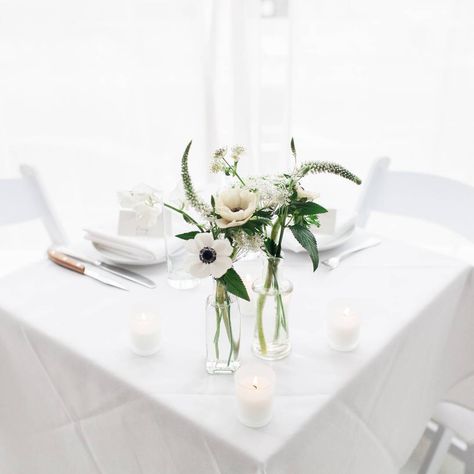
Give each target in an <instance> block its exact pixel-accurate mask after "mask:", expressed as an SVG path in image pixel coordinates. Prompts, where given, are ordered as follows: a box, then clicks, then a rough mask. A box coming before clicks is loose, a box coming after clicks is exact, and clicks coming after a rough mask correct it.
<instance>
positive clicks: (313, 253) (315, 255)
mask: <svg viewBox="0 0 474 474" xmlns="http://www.w3.org/2000/svg"><path fill="white" fill-rule="evenodd" d="M290 229H291V232H292V233H293V235H294V236H295V239H296V240H297V241H298V242H299V244H300V245H301V246H302V247H303V248H304V249H305V250H306V251H307V252H308V254H309V256H310V258H311V261H312V262H313V272H314V271H315V270H316V269H317V268H318V265H319V252H318V244H317V243H316V239H315V238H314V235H313V234H312V232H311V231H310V230H309V229H308V228H306V227H304V226H302V225H291V226H290Z"/></svg>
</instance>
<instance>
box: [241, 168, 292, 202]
mask: <svg viewBox="0 0 474 474" xmlns="http://www.w3.org/2000/svg"><path fill="white" fill-rule="evenodd" d="M246 188H247V189H249V190H250V191H255V192H258V196H259V199H260V203H259V208H260V209H267V208H269V209H276V208H278V207H280V206H285V205H286V204H289V202H290V197H291V194H292V190H290V189H288V183H286V181H285V179H284V178H280V177H273V176H262V177H251V178H248V179H247V185H246Z"/></svg>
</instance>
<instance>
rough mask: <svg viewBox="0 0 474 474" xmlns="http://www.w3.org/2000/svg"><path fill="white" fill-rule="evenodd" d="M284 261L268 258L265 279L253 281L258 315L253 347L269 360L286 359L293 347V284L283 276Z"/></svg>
mask: <svg viewBox="0 0 474 474" xmlns="http://www.w3.org/2000/svg"><path fill="white" fill-rule="evenodd" d="M282 261H283V259H281V258H277V257H267V258H265V259H264V262H263V274H262V278H261V279H259V280H257V281H256V282H255V283H254V284H253V291H254V292H255V293H256V295H257V298H256V299H257V309H256V313H257V316H256V322H255V335H254V341H253V346H252V349H253V352H254V354H255V355H256V356H257V357H260V358H261V359H266V360H278V359H283V358H284V357H286V356H287V355H288V354H289V353H290V350H291V344H290V336H289V327H288V309H289V303H290V298H291V294H292V292H293V284H292V283H291V281H289V280H286V279H284V278H283V277H282V275H281V268H280V267H281V266H282Z"/></svg>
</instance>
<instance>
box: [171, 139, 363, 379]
mask: <svg viewBox="0 0 474 474" xmlns="http://www.w3.org/2000/svg"><path fill="white" fill-rule="evenodd" d="M190 147H191V142H190V143H189V144H188V146H187V147H186V150H185V152H184V154H183V157H182V160H181V177H182V181H183V185H184V190H185V197H186V201H187V203H188V204H189V205H190V206H191V207H192V208H194V210H195V211H197V212H198V214H199V216H200V217H201V218H202V220H201V222H198V221H197V220H195V219H194V218H192V217H191V216H190V215H189V214H188V213H186V212H185V210H184V209H178V208H176V207H173V206H171V205H169V204H165V205H166V206H167V207H169V208H171V209H173V210H175V211H176V212H179V213H180V214H182V216H183V218H184V219H185V220H186V221H187V222H188V223H190V224H192V225H194V226H195V227H196V230H194V231H191V232H186V233H184V234H179V235H178V236H177V237H179V238H181V239H184V240H187V242H186V248H187V250H188V251H189V260H188V269H189V271H190V273H191V274H192V275H193V276H196V277H200V278H203V277H207V276H211V277H213V278H214V281H215V291H214V294H213V295H211V296H210V297H208V300H207V314H208V318H207V328H208V344H207V354H208V360H207V369H208V372H210V373H216V372H233V371H234V370H235V369H236V368H237V367H238V365H239V362H238V353H239V345H240V313H239V310H238V304H237V301H236V299H235V297H238V298H242V299H244V300H247V301H248V300H249V295H248V293H247V289H246V287H245V285H244V283H243V282H242V279H241V278H240V276H239V275H238V273H237V272H236V271H235V269H234V266H233V265H234V263H235V262H236V261H237V260H238V259H239V258H241V257H242V256H243V255H245V254H246V253H247V252H248V251H261V252H262V253H263V255H264V256H265V262H264V272H263V277H262V279H261V280H257V281H256V282H255V283H254V285H253V291H254V292H255V293H256V294H257V295H258V296H257V306H256V313H257V314H256V324H255V337H254V343H253V351H254V353H255V354H256V355H257V356H259V357H261V358H264V359H270V360H274V359H281V358H283V357H285V356H286V355H288V353H289V352H290V349H291V346H290V341H289V331H288V308H287V307H288V303H289V298H290V295H291V293H292V290H293V286H292V284H291V282H289V281H288V280H285V279H283V278H282V276H281V274H280V273H281V272H280V267H281V261H282V258H283V254H282V243H283V238H284V234H285V230H286V229H287V228H288V229H290V231H291V233H292V234H293V236H294V237H295V239H296V240H297V241H298V242H299V243H300V244H301V246H302V247H303V248H304V249H306V251H307V252H308V254H309V256H310V258H311V261H312V265H313V271H315V270H316V269H317V267H318V264H319V256H318V247H317V242H316V238H315V236H314V234H313V233H312V232H311V230H310V227H311V226H313V225H315V226H319V221H318V215H319V214H322V213H325V212H327V210H326V209H325V208H324V207H323V206H321V205H320V204H317V203H316V202H315V200H316V199H317V197H318V196H317V195H316V194H314V193H311V192H309V191H307V190H305V189H304V188H303V186H302V184H301V180H302V179H303V178H304V177H305V176H307V175H308V174H314V173H332V174H335V175H338V176H341V177H343V178H345V179H348V180H350V181H352V182H354V183H356V184H360V182H361V181H360V179H359V178H358V177H357V176H355V175H354V174H352V173H351V172H350V171H348V170H347V169H345V168H344V167H342V166H340V165H338V164H336V163H330V162H325V161H308V162H305V163H302V164H300V165H298V163H297V157H296V148H295V143H294V140H291V152H292V155H293V158H294V162H295V165H294V168H293V170H292V171H291V172H289V173H283V174H277V175H271V176H257V177H248V178H245V179H244V178H243V177H242V176H241V175H240V174H239V172H238V164H239V160H240V156H241V154H242V153H243V151H244V149H243V148H242V147H240V146H236V147H233V148H231V150H230V156H229V152H228V149H227V148H219V149H217V150H216V151H215V152H214V154H213V159H212V164H211V171H212V172H214V173H223V174H225V175H226V176H228V177H231V178H232V182H231V184H229V186H228V187H227V188H225V189H223V190H222V191H220V192H219V193H217V195H216V196H211V198H210V203H209V204H208V203H206V202H204V201H203V200H202V199H201V198H200V196H198V195H197V193H196V192H195V189H194V186H193V183H192V180H191V177H190V175H189V169H188V155H189V150H190ZM222 333H224V334H225V337H221V336H222Z"/></svg>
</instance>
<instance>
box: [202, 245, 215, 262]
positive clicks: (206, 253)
mask: <svg viewBox="0 0 474 474" xmlns="http://www.w3.org/2000/svg"><path fill="white" fill-rule="evenodd" d="M216 257H217V254H216V251H215V250H214V249H211V248H210V247H204V248H203V249H201V251H200V252H199V259H200V260H201V262H202V263H212V262H215V261H216Z"/></svg>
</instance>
